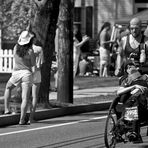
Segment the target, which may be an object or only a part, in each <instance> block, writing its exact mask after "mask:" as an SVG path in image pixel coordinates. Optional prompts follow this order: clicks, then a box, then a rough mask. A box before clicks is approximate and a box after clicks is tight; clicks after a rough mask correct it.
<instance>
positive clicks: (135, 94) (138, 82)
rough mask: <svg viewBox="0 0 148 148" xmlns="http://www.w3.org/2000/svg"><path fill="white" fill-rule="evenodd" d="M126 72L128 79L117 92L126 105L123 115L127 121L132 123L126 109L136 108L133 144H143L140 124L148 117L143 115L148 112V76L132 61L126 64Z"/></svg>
mask: <svg viewBox="0 0 148 148" xmlns="http://www.w3.org/2000/svg"><path fill="white" fill-rule="evenodd" d="M125 72H126V73H127V74H126V77H125V78H124V79H123V81H122V82H121V86H120V87H119V89H118V90H117V95H118V96H119V98H120V99H119V100H120V102H121V103H123V104H124V110H123V111H122V115H123V116H124V119H125V120H128V121H131V119H129V117H128V116H126V108H130V107H131V108H132V107H136V108H135V109H136V110H137V115H136V119H132V120H133V124H132V127H133V132H134V133H135V134H136V138H135V139H134V141H133V142H134V143H141V142H142V138H141V135H140V125H139V124H140V123H141V122H143V121H145V120H146V117H145V116H143V114H146V112H147V99H146V98H147V95H148V76H147V75H146V74H141V73H140V72H139V70H138V68H137V67H136V65H135V64H134V63H133V62H132V61H128V62H127V63H126V64H125ZM120 115H121V114H120ZM137 116H138V118H137ZM118 118H119V117H118Z"/></svg>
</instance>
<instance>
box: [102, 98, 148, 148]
mask: <svg viewBox="0 0 148 148" xmlns="http://www.w3.org/2000/svg"><path fill="white" fill-rule="evenodd" d="M133 101H134V100H133ZM146 111H147V112H148V110H146ZM145 114H146V113H145ZM139 116H140V115H139V114H138V105H137V106H136V105H133V106H132V105H131V106H130V107H125V105H124V104H123V102H121V96H116V98H115V99H114V100H113V102H112V103H111V105H110V108H109V112H108V116H107V119H106V124H105V133H104V141H105V146H106V147H107V148H115V147H116V144H117V143H127V142H134V138H137V137H136V136H137V135H136V133H135V132H134V131H133V126H132V124H133V123H135V121H138V123H139V127H140V128H141V127H143V126H147V125H148V119H147V118H145V117H144V118H143V116H141V117H139ZM147 136H148V128H147Z"/></svg>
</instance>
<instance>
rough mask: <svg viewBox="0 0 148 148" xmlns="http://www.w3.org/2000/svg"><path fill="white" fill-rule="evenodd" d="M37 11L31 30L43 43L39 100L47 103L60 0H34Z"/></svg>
mask: <svg viewBox="0 0 148 148" xmlns="http://www.w3.org/2000/svg"><path fill="white" fill-rule="evenodd" d="M35 2H36V6H37V11H36V14H35V19H34V22H33V25H32V26H33V27H32V30H33V32H35V34H36V36H37V38H38V39H39V40H40V41H41V43H42V45H43V53H44V58H45V63H44V64H43V66H42V68H41V74H42V82H41V87H40V92H39V101H40V102H42V103H45V105H46V106H47V107H48V105H49V88H50V71H51V64H52V57H53V52H54V38H55V30H56V24H57V19H58V15H59V4H60V0H41V1H38V0H35Z"/></svg>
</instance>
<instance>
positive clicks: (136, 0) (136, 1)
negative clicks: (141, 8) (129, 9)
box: [135, 0, 148, 3]
mask: <svg viewBox="0 0 148 148" xmlns="http://www.w3.org/2000/svg"><path fill="white" fill-rule="evenodd" d="M135 3H148V1H147V0H135Z"/></svg>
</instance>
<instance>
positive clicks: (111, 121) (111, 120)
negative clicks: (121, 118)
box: [104, 114, 116, 148]
mask: <svg viewBox="0 0 148 148" xmlns="http://www.w3.org/2000/svg"><path fill="white" fill-rule="evenodd" d="M115 123H116V119H115V117H114V116H113V115H112V114H109V115H108V117H107V119H106V124H105V133H104V141H105V146H106V147H107V148H115V146H116V137H115V133H114V128H115Z"/></svg>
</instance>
